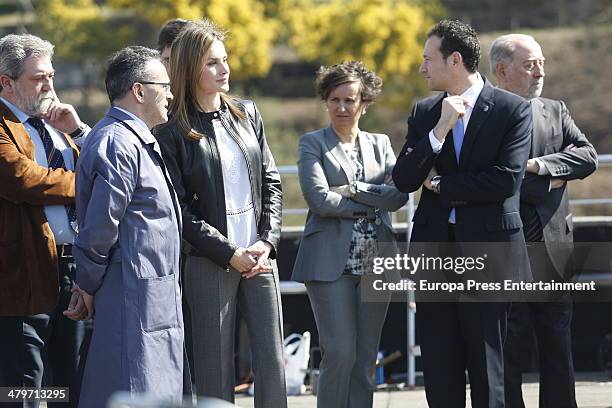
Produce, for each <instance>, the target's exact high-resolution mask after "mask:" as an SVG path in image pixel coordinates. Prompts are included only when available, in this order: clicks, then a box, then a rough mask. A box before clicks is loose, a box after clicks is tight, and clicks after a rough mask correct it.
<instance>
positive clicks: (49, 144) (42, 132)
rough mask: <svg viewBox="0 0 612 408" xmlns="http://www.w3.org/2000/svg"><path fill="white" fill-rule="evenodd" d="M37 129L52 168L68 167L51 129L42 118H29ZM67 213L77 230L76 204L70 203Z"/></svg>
mask: <svg viewBox="0 0 612 408" xmlns="http://www.w3.org/2000/svg"><path fill="white" fill-rule="evenodd" d="M27 122H28V123H29V124H30V125H32V127H33V128H34V129H36V131H37V132H38V134H39V136H40V139H41V140H42V142H43V146H44V148H45V155H46V156H47V165H48V167H49V168H50V169H59V168H63V169H66V164H65V163H64V156H62V152H61V151H59V150H57V149H56V148H55V145H54V144H53V139H52V138H51V135H50V134H49V131H48V130H47V128H46V127H45V124H44V122H43V121H42V120H40V119H38V118H29V119H28V121H27ZM66 214H67V215H68V222H69V223H70V226H71V227H72V229H74V230H75V231H77V222H76V218H77V217H76V207H75V206H74V204H70V205H67V206H66Z"/></svg>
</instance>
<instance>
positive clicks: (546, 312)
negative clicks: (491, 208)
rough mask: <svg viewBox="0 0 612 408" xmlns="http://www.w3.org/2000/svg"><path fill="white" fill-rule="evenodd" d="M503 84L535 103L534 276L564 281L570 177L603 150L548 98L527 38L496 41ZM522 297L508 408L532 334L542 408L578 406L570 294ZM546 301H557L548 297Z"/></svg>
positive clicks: (526, 198)
mask: <svg viewBox="0 0 612 408" xmlns="http://www.w3.org/2000/svg"><path fill="white" fill-rule="evenodd" d="M490 59H491V69H492V70H493V72H494V74H495V76H496V77H497V82H498V86H499V87H500V88H503V89H506V90H508V91H510V92H513V93H515V94H517V95H520V96H522V97H523V98H525V99H527V100H530V101H531V109H532V114H533V139H532V144H531V154H530V156H529V160H528V161H527V172H526V175H525V179H524V180H523V184H522V186H521V218H522V219H523V224H524V229H523V232H524V234H525V240H526V241H527V242H529V244H528V249H529V258H530V261H531V269H532V271H533V275H534V279H535V280H550V279H555V280H557V281H561V280H563V279H567V278H569V277H570V276H571V273H572V271H571V254H572V249H573V234H572V229H573V227H572V215H571V214H570V212H569V202H568V195H567V189H566V182H567V181H569V180H575V179H582V178H585V177H586V176H588V175H589V174H591V173H592V172H593V171H595V169H596V168H597V153H596V152H595V149H594V148H593V145H592V144H591V143H589V141H588V140H587V138H586V136H585V135H584V134H583V133H582V132H581V131H580V129H578V127H577V126H576V125H575V124H574V121H573V120H572V118H571V116H570V114H569V112H568V110H567V107H566V106H565V104H564V103H563V102H562V101H555V100H552V99H546V98H541V97H540V94H541V93H542V86H543V84H544V75H545V74H544V55H543V54H542V49H541V47H540V45H539V44H538V43H537V42H536V40H535V39H534V38H533V37H531V36H528V35H522V34H509V35H504V36H501V37H499V38H497V39H496V40H495V41H494V42H493V44H492V46H491V52H490ZM531 300H535V301H533V302H515V303H513V304H512V306H511V310H510V315H509V318H508V337H507V340H506V344H505V345H504V356H505V376H506V387H505V392H506V407H509V408H515V407H524V406H525V405H524V403H523V398H522V393H521V366H520V362H521V360H522V358H521V347H520V346H521V344H522V341H524V340H525V339H530V338H531V337H532V334H531V333H532V331H531V324H530V323H532V324H533V327H534V328H535V334H536V339H537V344H538V350H539V363H540V407H546V408H548V407H554V408H569V407H576V396H575V391H574V369H573V364H572V350H571V333H570V323H571V320H572V302H571V298H570V297H569V295H568V294H561V295H559V296H557V297H556V298H555V299H552V300H551V299H547V298H543V297H542V296H539V297H538V298H536V299H531ZM546 300H551V301H549V302H546Z"/></svg>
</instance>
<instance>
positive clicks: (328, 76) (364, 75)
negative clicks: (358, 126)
mask: <svg viewBox="0 0 612 408" xmlns="http://www.w3.org/2000/svg"><path fill="white" fill-rule="evenodd" d="M349 82H359V84H360V89H361V100H362V101H363V102H366V103H368V104H370V103H372V102H374V101H375V100H376V98H377V97H378V95H380V92H381V90H382V84H383V81H382V79H381V78H380V77H379V76H378V75H376V74H375V73H374V72H372V71H370V70H369V69H367V68H366V66H365V65H364V64H363V62H361V61H348V62H341V63H340V64H336V65H332V66H329V67H325V66H322V67H320V68H319V69H318V70H317V79H316V80H315V87H316V90H317V95H319V97H320V98H321V99H322V100H324V101H325V100H327V98H328V97H329V94H330V93H331V92H332V91H333V90H334V89H336V88H337V87H338V86H340V85H342V84H346V83H349Z"/></svg>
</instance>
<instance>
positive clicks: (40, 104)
mask: <svg viewBox="0 0 612 408" xmlns="http://www.w3.org/2000/svg"><path fill="white" fill-rule="evenodd" d="M53 100H54V98H53V96H39V97H38V98H36V99H33V98H27V97H24V96H22V95H21V94H20V93H17V97H16V105H17V107H18V108H19V109H21V110H22V111H23V112H24V113H26V114H28V115H30V116H34V117H40V116H42V115H44V114H45V113H47V110H49V107H50V106H51V103H53Z"/></svg>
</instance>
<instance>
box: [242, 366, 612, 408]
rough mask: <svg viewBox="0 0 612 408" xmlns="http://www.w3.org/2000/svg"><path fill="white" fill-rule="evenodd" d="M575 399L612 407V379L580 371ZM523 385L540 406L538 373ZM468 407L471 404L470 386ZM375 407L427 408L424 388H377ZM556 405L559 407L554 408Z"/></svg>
mask: <svg viewBox="0 0 612 408" xmlns="http://www.w3.org/2000/svg"><path fill="white" fill-rule="evenodd" d="M576 378H577V382H576V400H577V402H578V407H579V408H612V378H611V377H608V376H606V375H605V374H603V373H578V374H577V375H576ZM525 381H526V382H525V383H524V384H523V398H524V401H525V407H526V408H538V387H539V384H538V382H537V376H534V375H530V376H528V378H527V379H526V380H525ZM466 394H467V403H466V407H471V404H470V398H469V387H468V391H467V392H466ZM236 406H237V407H241V408H252V407H253V397H248V396H245V395H237V396H236ZM315 407H316V397H315V396H313V395H300V396H293V397H289V408H315ZM374 408H427V401H426V400H425V389H424V388H423V387H417V388H416V389H414V390H403V391H377V392H376V393H374ZM555 408H557V407H555Z"/></svg>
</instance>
